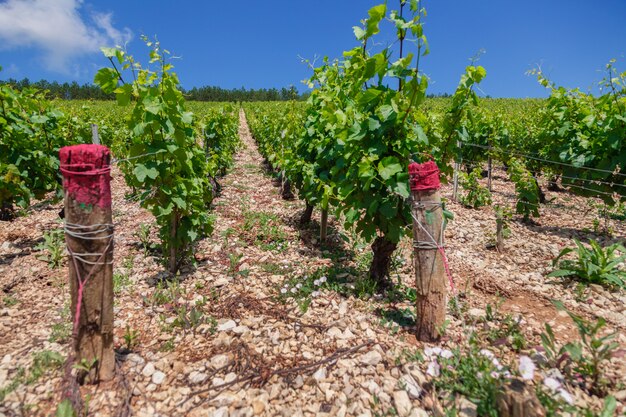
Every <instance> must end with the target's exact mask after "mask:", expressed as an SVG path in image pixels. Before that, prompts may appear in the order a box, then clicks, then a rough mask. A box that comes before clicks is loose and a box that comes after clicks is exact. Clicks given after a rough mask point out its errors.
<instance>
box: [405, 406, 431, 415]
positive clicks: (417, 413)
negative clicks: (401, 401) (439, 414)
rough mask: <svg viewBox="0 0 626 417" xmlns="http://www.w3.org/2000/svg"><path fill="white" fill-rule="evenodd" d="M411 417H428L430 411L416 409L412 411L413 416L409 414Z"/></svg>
mask: <svg viewBox="0 0 626 417" xmlns="http://www.w3.org/2000/svg"><path fill="white" fill-rule="evenodd" d="M409 416H410V417H428V416H429V414H428V411H426V410H424V409H423V408H419V407H418V408H414V409H412V410H411V414H409Z"/></svg>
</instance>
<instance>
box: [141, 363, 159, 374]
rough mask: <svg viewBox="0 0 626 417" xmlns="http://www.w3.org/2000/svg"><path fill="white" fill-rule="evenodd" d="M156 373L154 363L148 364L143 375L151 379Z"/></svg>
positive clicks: (142, 372)
mask: <svg viewBox="0 0 626 417" xmlns="http://www.w3.org/2000/svg"><path fill="white" fill-rule="evenodd" d="M154 371H156V368H155V367H154V364H153V363H152V362H148V363H147V364H146V366H144V367H143V370H142V371H141V374H142V375H143V376H145V377H146V378H149V377H151V376H152V374H153V373H154Z"/></svg>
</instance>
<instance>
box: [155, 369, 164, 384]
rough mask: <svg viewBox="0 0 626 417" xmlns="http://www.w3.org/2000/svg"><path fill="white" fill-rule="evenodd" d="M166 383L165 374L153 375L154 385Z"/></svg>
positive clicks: (157, 372) (158, 372)
mask: <svg viewBox="0 0 626 417" xmlns="http://www.w3.org/2000/svg"><path fill="white" fill-rule="evenodd" d="M163 381H165V374H164V373H163V372H161V371H156V372H155V373H153V374H152V383H153V384H156V385H161V383H162V382H163Z"/></svg>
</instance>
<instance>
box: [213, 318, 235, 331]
mask: <svg viewBox="0 0 626 417" xmlns="http://www.w3.org/2000/svg"><path fill="white" fill-rule="evenodd" d="M235 327H237V323H235V321H234V320H227V321H225V322H224V323H221V324H218V325H217V330H218V331H220V332H225V331H228V330H232V329H234V328H235Z"/></svg>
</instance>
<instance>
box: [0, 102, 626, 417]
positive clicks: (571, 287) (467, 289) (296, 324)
mask: <svg viewBox="0 0 626 417" xmlns="http://www.w3.org/2000/svg"><path fill="white" fill-rule="evenodd" d="M240 135H241V137H242V140H243V142H244V145H245V147H244V148H243V149H242V150H241V151H240V153H239V154H238V156H237V158H236V162H235V166H234V168H233V169H232V170H231V172H230V173H229V174H228V175H226V177H224V178H223V179H222V180H221V181H220V183H221V185H222V187H223V189H222V192H221V195H220V196H219V198H217V199H216V200H215V202H214V206H215V207H214V210H213V213H214V214H215V222H214V223H215V230H214V232H213V234H212V235H211V236H210V237H207V238H206V239H204V240H202V241H201V242H200V244H199V245H198V248H197V251H196V255H195V256H196V261H197V262H196V265H195V266H193V267H191V266H190V267H188V268H186V269H184V270H183V272H182V273H181V275H180V276H179V277H178V278H177V279H174V280H171V279H170V280H166V279H164V274H163V272H162V271H163V268H162V266H161V265H160V264H159V257H158V254H157V253H156V252H155V251H154V250H152V249H151V248H150V246H152V245H154V244H155V243H156V242H157V240H156V234H155V228H154V227H153V226H154V224H153V219H152V217H151V215H150V214H149V213H147V212H146V211H144V210H143V209H141V208H140V207H139V206H138V204H137V203H136V202H133V201H131V200H129V199H127V198H125V195H126V194H127V193H128V191H129V190H128V189H127V187H126V186H125V184H124V180H123V178H122V176H121V174H120V173H119V171H118V170H117V169H115V170H114V179H113V187H112V188H113V193H114V207H113V215H114V222H115V233H116V235H115V264H114V273H115V281H116V301H115V315H116V320H115V336H116V339H115V340H116V346H117V347H118V354H117V357H118V359H119V363H118V369H117V374H116V378H115V379H114V380H113V381H109V382H105V383H101V384H100V385H98V386H94V385H85V386H83V387H81V389H80V390H81V391H80V395H81V396H82V397H83V398H84V399H88V415H92V416H113V415H119V416H126V415H136V416H182V415H188V416H206V415H214V416H256V415H283V416H290V417H292V416H314V415H315V416H317V415H328V416H372V415H400V416H426V415H443V414H442V413H443V412H444V410H445V409H447V408H449V407H451V405H450V404H449V403H445V402H444V401H443V400H441V399H440V398H441V395H439V394H441V393H440V392H437V390H436V389H434V388H433V386H434V385H436V384H433V381H434V379H436V378H437V372H433V369H432V363H433V362H432V360H429V356H432V355H433V350H432V348H433V347H439V348H442V349H444V351H445V352H447V350H446V349H450V350H451V351H453V350H454V349H455V348H458V347H459V346H463V345H464V344H466V343H467V340H468V337H469V335H470V334H471V332H473V331H481V329H484V328H485V327H489V326H490V325H494V323H495V325H496V326H498V325H499V324H501V323H502V322H503V321H504V317H506V315H507V314H510V315H511V317H513V318H514V320H517V321H516V322H518V323H520V330H519V331H520V332H521V336H522V338H523V339H524V341H525V346H524V348H523V349H522V350H521V353H523V354H525V355H529V356H530V357H532V358H533V360H535V362H536V363H537V364H538V365H539V364H540V362H542V360H543V359H545V355H544V354H543V353H542V350H541V349H537V347H538V346H540V344H541V343H540V338H539V335H540V333H541V332H542V331H543V330H544V323H549V324H550V325H551V326H552V327H553V328H554V331H555V333H556V335H557V339H558V340H559V342H565V341H568V340H574V339H575V338H576V337H577V331H576V327H575V324H574V323H573V322H572V320H571V319H570V318H569V317H568V315H567V314H566V313H564V312H561V311H557V310H556V309H555V307H554V306H553V305H552V303H551V302H550V300H551V299H558V300H561V301H562V302H563V303H564V304H565V306H566V307H567V308H568V309H570V310H572V311H574V312H576V313H577V314H579V315H581V316H582V317H584V318H586V319H592V318H594V317H596V316H599V317H603V318H604V319H606V321H607V322H608V327H609V329H608V330H609V331H615V332H617V336H616V339H615V340H616V341H617V342H618V343H619V345H620V347H619V349H618V350H617V354H616V355H614V357H613V358H612V359H610V361H607V362H606V363H604V364H603V369H604V371H605V373H606V375H607V376H608V377H609V379H610V380H611V392H612V393H613V394H614V395H615V397H616V398H617V401H618V408H617V412H622V413H623V412H624V410H625V408H624V407H626V391H625V389H626V380H625V379H624V377H623V375H626V365H625V362H624V360H623V353H624V352H625V351H624V349H625V348H626V331H625V330H626V310H625V308H624V306H625V305H626V294H625V293H624V292H615V291H614V292H610V291H608V290H607V289H605V288H603V287H600V286H596V285H591V286H589V287H584V288H582V287H578V288H577V286H576V283H575V282H564V281H561V280H553V279H548V278H546V274H547V273H548V272H549V271H551V261H552V259H553V258H554V257H555V256H556V255H557V254H558V253H559V251H560V249H561V248H563V247H564V246H571V245H572V239H573V238H578V239H581V240H586V239H589V238H595V239H601V240H603V241H618V240H620V239H621V240H623V239H624V237H625V235H626V233H625V229H624V223H623V222H622V223H619V222H615V224H614V225H613V227H614V228H615V230H614V233H613V236H614V237H613V238H611V239H609V238H606V237H602V236H600V235H595V234H594V233H593V232H591V231H590V230H593V219H594V218H595V214H596V212H595V211H594V210H590V209H589V206H588V204H587V202H586V200H585V199H584V198H580V197H573V196H571V195H569V194H567V193H555V192H548V198H549V199H550V200H551V204H549V205H548V206H546V207H542V209H541V214H542V216H541V217H540V218H539V219H538V220H537V223H535V224H532V225H528V224H525V223H523V222H520V221H517V220H514V221H511V237H510V238H509V239H507V240H506V243H505V245H506V248H505V250H504V251H503V252H502V253H499V252H497V251H495V250H494V249H491V248H489V243H490V240H491V239H492V234H493V233H494V231H495V217H494V212H493V210H492V209H491V208H482V209H479V210H472V209H467V208H464V207H462V206H461V205H459V204H457V203H454V202H448V204H447V208H448V209H449V210H450V211H452V212H453V213H454V214H455V219H454V220H453V221H451V222H450V224H449V225H448V228H447V230H446V252H447V255H448V257H449V261H450V267H451V270H452V275H453V278H454V284H455V288H456V289H455V291H454V292H452V293H451V299H452V300H453V305H454V306H455V308H450V309H449V316H448V317H447V319H448V323H447V327H446V329H445V337H444V338H442V340H441V342H440V343H439V344H437V345H426V344H423V343H421V342H418V341H416V339H415V337H414V336H413V334H412V328H411V323H412V318H411V302H410V297H409V296H403V295H402V291H397V292H396V293H386V294H371V291H368V289H367V288H366V287H365V286H364V285H362V284H360V283H359V282H361V281H362V277H363V276H365V275H366V270H367V262H368V260H369V258H368V255H367V254H368V248H367V247H364V245H363V244H361V242H359V241H358V240H354V239H353V238H352V235H351V234H350V232H347V231H345V230H344V229H343V228H342V226H341V225H340V223H339V222H338V221H337V220H336V219H334V218H332V216H331V219H330V221H329V223H330V229H329V234H330V236H329V242H328V243H327V244H325V245H320V244H319V242H318V238H317V237H318V233H319V223H318V221H319V213H315V214H314V219H313V222H312V223H311V224H310V225H308V226H306V227H300V226H299V225H298V219H299V215H300V214H301V212H302V210H303V209H304V205H303V203H302V202H300V201H297V200H294V201H285V200H282V199H281V197H280V194H279V188H278V187H277V184H276V181H275V180H274V179H273V178H272V176H271V175H269V174H268V173H267V172H266V170H265V169H264V166H263V164H262V158H261V156H260V155H259V153H258V151H257V148H256V145H255V144H254V141H253V139H252V137H251V136H250V133H249V130H248V128H247V124H246V122H245V116H244V115H243V113H242V116H241V127H240ZM494 190H495V192H494V199H495V200H496V202H499V203H501V204H503V203H508V204H511V201H512V198H513V197H514V193H513V188H512V186H511V185H510V184H508V183H506V181H505V179H504V175H502V176H498V175H496V177H495V180H494ZM442 194H443V195H444V196H446V197H450V195H451V189H450V187H448V186H445V187H444V189H443V190H442ZM60 207H61V206H60V205H59V204H51V203H49V202H41V203H39V204H37V205H35V206H33V207H32V208H31V209H30V210H29V212H28V213H27V215H25V216H21V217H18V218H16V219H15V220H13V221H11V222H0V288H2V289H3V292H2V294H1V295H2V300H1V304H0V390H2V391H0V416H13V415H34V416H49V415H54V413H55V409H56V407H57V404H58V403H59V402H60V399H61V383H62V379H63V371H62V369H61V366H60V364H59V360H58V357H57V356H58V355H57V356H55V355H53V354H51V353H50V352H58V353H59V354H60V357H62V358H65V357H66V356H67V353H68V344H69V343H68V336H69V322H70V316H69V287H68V285H67V275H68V272H67V267H68V266H67V262H65V263H64V264H63V265H62V266H61V267H60V268H57V269H52V268H50V267H49V265H48V263H47V262H46V261H45V260H41V259H39V258H40V257H41V255H42V252H41V251H38V250H37V249H35V246H36V245H37V244H38V243H41V240H42V235H43V233H44V231H47V230H51V229H55V228H59V227H60V219H59V216H58V212H59V210H60ZM140 225H146V226H152V229H151V235H150V242H148V241H146V239H143V241H144V242H143V243H145V245H142V239H141V238H140ZM144 246H147V247H144ZM411 259H412V258H411V242H410V241H409V240H406V241H403V242H402V244H401V250H400V251H399V253H398V254H397V256H396V259H395V261H394V273H393V275H394V277H393V278H394V280H395V281H397V282H399V283H402V284H403V285H404V286H399V288H401V289H402V288H404V289H406V287H410V286H411V285H412V282H413V281H414V276H413V267H412V265H411V263H412V262H411ZM360 280H361V281H360ZM168 282H173V283H168ZM488 304H489V305H491V306H498V308H497V311H498V313H497V316H498V318H496V319H493V320H491V319H489V317H487V318H485V315H486V306H487V305H488ZM490 320H491V321H490ZM490 323H491V324H490ZM477 329H478V330H477ZM506 337H510V335H505V339H506ZM481 340H482V342H481V343H483V344H484V346H483V347H484V349H487V350H489V351H492V352H494V353H495V354H496V355H497V356H498V357H500V358H501V359H500V360H501V362H502V363H507V364H509V365H510V366H511V372H512V373H517V363H518V356H519V354H520V352H516V351H515V349H513V348H511V346H510V345H509V344H508V342H507V340H505V341H504V342H503V343H502V342H498V341H494V340H491V341H489V340H488V339H481ZM425 348H431V349H427V351H426V352H425V353H424V349H425ZM437 352H440V351H435V353H434V355H435V356H436V355H437V354H439V353H437ZM620 353H621V354H620ZM42 358H44V359H42ZM45 358H47V359H45ZM55 358H56V359H55ZM420 358H421V359H422V360H419V359H420ZM542 358H543V359H542ZM546 372H549V370H545V371H542V372H541V373H540V372H537V373H536V375H535V378H534V379H535V382H534V383H536V384H541V383H542V379H543V378H544V376H545V375H546ZM568 389H569V390H570V391H571V394H572V396H573V397H574V398H573V402H575V403H576V404H582V405H584V406H590V407H598V406H600V404H601V401H600V399H598V397H595V396H589V395H587V394H585V393H584V392H583V391H582V390H581V389H577V388H576V387H569V388H568ZM3 397H4V398H3ZM457 402H460V403H462V405H463V404H464V405H463V406H462V407H460V408H462V409H463V413H464V414H465V415H476V412H477V411H476V407H475V406H474V405H472V404H471V403H470V402H469V401H467V400H466V399H465V398H463V397H458V398H457ZM457 405H458V404H457ZM394 413H395V414H394Z"/></svg>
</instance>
